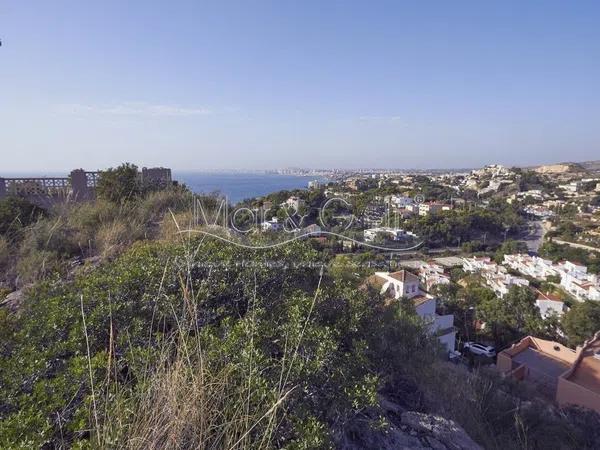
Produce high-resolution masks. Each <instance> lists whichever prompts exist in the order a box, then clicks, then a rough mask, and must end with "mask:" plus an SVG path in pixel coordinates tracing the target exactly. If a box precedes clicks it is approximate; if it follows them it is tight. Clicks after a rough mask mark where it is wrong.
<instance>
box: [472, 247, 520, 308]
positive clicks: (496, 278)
mask: <svg viewBox="0 0 600 450" xmlns="http://www.w3.org/2000/svg"><path fill="white" fill-rule="evenodd" d="M463 270H464V271H465V272H470V273H479V274H480V275H481V276H482V277H483V278H484V279H485V282H486V284H487V285H488V286H489V287H490V288H492V290H493V291H494V292H495V293H496V295H497V296H498V297H500V298H502V297H504V296H505V295H506V294H507V293H508V291H509V290H510V287H511V286H529V281H527V280H526V279H525V278H520V277H515V276H513V275H511V274H509V273H507V270H506V267H504V266H499V265H498V264H496V263H495V262H493V261H492V260H491V259H490V258H488V257H483V258H463Z"/></svg>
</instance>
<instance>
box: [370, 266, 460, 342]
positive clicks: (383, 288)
mask: <svg viewBox="0 0 600 450" xmlns="http://www.w3.org/2000/svg"><path fill="white" fill-rule="evenodd" d="M365 284H366V285H368V286H371V287H373V288H375V289H377V290H379V293H380V294H381V295H386V296H388V297H390V298H393V299H395V300H399V299H401V298H407V299H410V300H412V302H413V304H414V306H415V311H416V313H417V315H419V317H421V318H423V319H424V320H425V321H426V322H427V323H428V324H429V330H430V332H431V333H432V334H435V335H436V336H437V337H438V339H439V341H440V343H441V344H442V345H444V346H445V348H446V350H448V351H449V352H450V351H454V349H455V345H456V344H455V343H456V329H455V328H454V315H452V314H446V315H439V314H437V313H436V306H437V300H436V298H435V297H433V296H431V295H429V294H427V293H425V292H423V291H421V289H420V284H419V277H417V276H416V275H415V274H413V273H411V272H408V271H406V270H400V271H398V272H393V273H389V272H375V274H374V275H372V276H370V277H369V278H368V279H367V280H366V283H365Z"/></svg>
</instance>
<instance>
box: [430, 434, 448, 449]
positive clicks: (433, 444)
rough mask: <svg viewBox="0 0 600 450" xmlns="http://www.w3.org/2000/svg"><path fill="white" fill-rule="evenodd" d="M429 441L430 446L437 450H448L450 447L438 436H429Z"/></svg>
mask: <svg viewBox="0 0 600 450" xmlns="http://www.w3.org/2000/svg"><path fill="white" fill-rule="evenodd" d="M426 439H427V443H428V444H429V446H430V447H431V448H433V449H435V450H447V449H448V447H446V446H445V445H444V444H442V443H441V442H440V441H438V440H437V439H436V438H434V437H431V436H427V438H426Z"/></svg>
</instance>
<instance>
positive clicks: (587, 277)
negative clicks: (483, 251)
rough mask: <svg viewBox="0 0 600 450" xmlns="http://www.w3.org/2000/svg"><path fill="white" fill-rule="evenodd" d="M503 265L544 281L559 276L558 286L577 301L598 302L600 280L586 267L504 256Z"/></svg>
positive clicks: (521, 256)
mask: <svg viewBox="0 0 600 450" xmlns="http://www.w3.org/2000/svg"><path fill="white" fill-rule="evenodd" d="M504 264H506V265H507V266H509V267H511V268H512V269H514V270H517V271H519V272H520V273H522V274H524V275H529V276H531V277H533V278H537V279H540V280H545V279H546V278H547V277H548V276H550V275H558V276H560V285H561V286H562V287H563V288H564V289H565V290H566V291H567V292H569V293H570V294H571V295H573V296H574V297H575V298H576V299H577V300H579V301H583V300H600V279H599V278H598V276H597V275H593V274H589V273H588V272H587V267H586V266H584V265H582V264H577V263H574V262H571V261H561V262H559V263H557V264H553V263H552V261H550V260H547V259H543V258H539V257H537V256H529V255H522V254H517V255H505V256H504Z"/></svg>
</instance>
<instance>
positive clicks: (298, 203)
mask: <svg viewBox="0 0 600 450" xmlns="http://www.w3.org/2000/svg"><path fill="white" fill-rule="evenodd" d="M303 205H304V200H302V199H301V198H300V197H296V196H292V197H290V198H288V199H287V200H286V201H285V202H284V203H283V204H282V205H281V206H287V207H288V208H294V210H295V211H298V210H299V209H300V208H301V207H302V206H303Z"/></svg>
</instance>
